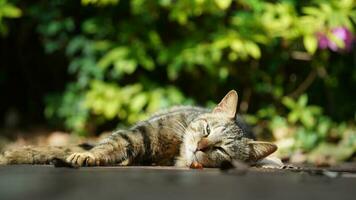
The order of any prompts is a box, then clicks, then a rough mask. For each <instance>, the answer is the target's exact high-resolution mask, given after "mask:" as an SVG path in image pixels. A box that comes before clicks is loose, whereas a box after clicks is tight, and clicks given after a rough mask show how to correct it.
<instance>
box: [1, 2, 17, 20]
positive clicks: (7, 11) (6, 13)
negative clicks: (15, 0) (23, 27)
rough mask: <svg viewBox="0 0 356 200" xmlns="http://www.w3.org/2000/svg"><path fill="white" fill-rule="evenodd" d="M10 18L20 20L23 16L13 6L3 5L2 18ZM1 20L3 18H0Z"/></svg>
mask: <svg viewBox="0 0 356 200" xmlns="http://www.w3.org/2000/svg"><path fill="white" fill-rule="evenodd" d="M1 15H2V16H3V17H8V18H18V17H20V16H21V15H22V12H21V10H20V9H18V8H16V7H15V6H13V5H11V4H5V5H1V7H0V16H1ZM0 19H1V17H0Z"/></svg>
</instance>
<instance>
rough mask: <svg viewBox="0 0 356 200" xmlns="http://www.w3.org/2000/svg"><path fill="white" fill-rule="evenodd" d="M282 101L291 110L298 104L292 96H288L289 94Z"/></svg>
mask: <svg viewBox="0 0 356 200" xmlns="http://www.w3.org/2000/svg"><path fill="white" fill-rule="evenodd" d="M282 103H283V105H285V106H286V107H287V108H289V109H291V110H292V109H294V108H295V107H296V106H297V104H296V103H295V101H294V100H293V99H292V98H290V97H287V96H286V97H283V99H282Z"/></svg>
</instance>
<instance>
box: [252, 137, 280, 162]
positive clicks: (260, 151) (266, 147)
mask: <svg viewBox="0 0 356 200" xmlns="http://www.w3.org/2000/svg"><path fill="white" fill-rule="evenodd" d="M248 145H249V147H250V159H251V160H252V161H258V160H261V159H263V158H265V157H267V156H269V155H270V154H272V153H273V152H275V151H276V150H277V146H276V145H275V144H273V143H270V142H262V141H249V142H248Z"/></svg>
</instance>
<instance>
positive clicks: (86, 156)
mask: <svg viewBox="0 0 356 200" xmlns="http://www.w3.org/2000/svg"><path fill="white" fill-rule="evenodd" d="M66 161H67V162H68V163H70V164H72V165H73V166H79V167H81V166H98V165H100V160H99V159H97V157H96V156H95V155H94V154H93V153H92V152H82V153H73V154H72V155H70V156H68V157H67V159H66Z"/></svg>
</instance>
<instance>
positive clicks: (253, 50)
mask: <svg viewBox="0 0 356 200" xmlns="http://www.w3.org/2000/svg"><path fill="white" fill-rule="evenodd" d="M245 49H246V51H247V52H248V53H249V54H250V55H251V56H252V57H253V58H255V59H259V58H260V57H261V50H260V48H259V47H258V45H257V44H256V43H253V42H245Z"/></svg>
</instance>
